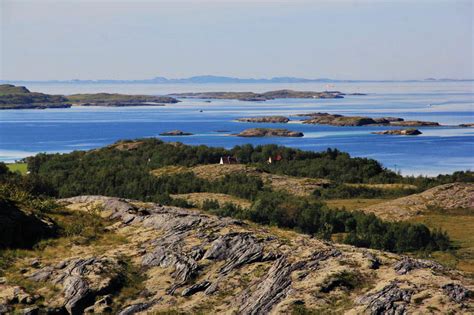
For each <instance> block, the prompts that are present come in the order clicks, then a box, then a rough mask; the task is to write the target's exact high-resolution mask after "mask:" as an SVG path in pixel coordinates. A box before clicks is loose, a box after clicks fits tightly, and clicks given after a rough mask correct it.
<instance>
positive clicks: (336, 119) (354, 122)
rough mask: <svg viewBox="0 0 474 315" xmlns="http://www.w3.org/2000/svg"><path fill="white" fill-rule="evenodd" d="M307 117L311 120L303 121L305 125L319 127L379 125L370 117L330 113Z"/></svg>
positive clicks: (314, 114) (313, 114)
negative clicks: (316, 125)
mask: <svg viewBox="0 0 474 315" xmlns="http://www.w3.org/2000/svg"><path fill="white" fill-rule="evenodd" d="M303 115H304V114H303ZM303 115H302V116H303ZM306 116H309V117H310V119H307V120H303V124H318V125H332V126H365V125H373V124H377V122H376V121H375V120H374V119H372V118H370V117H361V116H342V115H332V114H328V113H311V114H307V115H306Z"/></svg>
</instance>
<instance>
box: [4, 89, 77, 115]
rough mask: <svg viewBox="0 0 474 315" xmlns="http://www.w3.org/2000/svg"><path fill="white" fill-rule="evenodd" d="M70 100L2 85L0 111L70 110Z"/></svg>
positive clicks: (60, 96)
mask: <svg viewBox="0 0 474 315" xmlns="http://www.w3.org/2000/svg"><path fill="white" fill-rule="evenodd" d="M68 107H71V104H70V103H69V100H68V99H67V98H66V97H64V96H62V95H50V94H44V93H36V92H30V90H28V89H27V88H26V87H24V86H15V85H12V84H0V109H45V108H68Z"/></svg>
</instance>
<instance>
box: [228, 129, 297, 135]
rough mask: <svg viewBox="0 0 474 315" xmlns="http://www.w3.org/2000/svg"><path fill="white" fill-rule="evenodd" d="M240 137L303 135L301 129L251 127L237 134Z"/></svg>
mask: <svg viewBox="0 0 474 315" xmlns="http://www.w3.org/2000/svg"><path fill="white" fill-rule="evenodd" d="M237 136H238V137H303V136H304V134H303V133H302V132H299V131H291V130H288V129H274V128H250V129H245V130H244V131H242V132H240V133H238V134H237Z"/></svg>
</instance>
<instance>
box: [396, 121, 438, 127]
mask: <svg viewBox="0 0 474 315" xmlns="http://www.w3.org/2000/svg"><path fill="white" fill-rule="evenodd" d="M390 125H392V126H402V127H438V126H439V123H437V122H434V121H421V120H403V121H394V122H391V123H390Z"/></svg>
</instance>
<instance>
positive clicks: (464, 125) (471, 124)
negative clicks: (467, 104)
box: [459, 123, 474, 128]
mask: <svg viewBox="0 0 474 315" xmlns="http://www.w3.org/2000/svg"><path fill="white" fill-rule="evenodd" d="M459 127H463V128H473V127H474V123H470V124H460V125H459Z"/></svg>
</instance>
